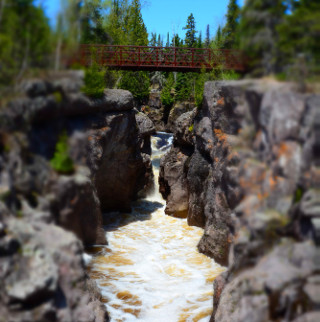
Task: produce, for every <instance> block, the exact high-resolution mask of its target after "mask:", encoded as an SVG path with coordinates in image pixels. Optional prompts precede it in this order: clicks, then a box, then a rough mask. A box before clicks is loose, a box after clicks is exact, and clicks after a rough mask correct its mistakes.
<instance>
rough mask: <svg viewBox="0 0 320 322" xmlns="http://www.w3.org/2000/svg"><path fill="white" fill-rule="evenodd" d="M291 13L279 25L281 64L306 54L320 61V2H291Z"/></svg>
mask: <svg viewBox="0 0 320 322" xmlns="http://www.w3.org/2000/svg"><path fill="white" fill-rule="evenodd" d="M288 5H289V9H290V11H289V13H288V14H286V15H285V17H284V20H283V22H282V23H281V24H280V25H279V26H278V27H277V31H278V33H279V48H280V51H281V64H282V65H286V64H288V63H292V62H294V61H295V59H296V58H297V56H298V55H300V54H304V55H305V57H306V59H307V60H309V61H312V60H313V61H315V62H317V61H320V42H319V35H320V2H318V1H311V0H300V1H299V2H296V1H293V2H292V3H291V4H290V3H289V4H288Z"/></svg>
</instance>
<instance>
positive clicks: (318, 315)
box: [293, 312, 320, 322]
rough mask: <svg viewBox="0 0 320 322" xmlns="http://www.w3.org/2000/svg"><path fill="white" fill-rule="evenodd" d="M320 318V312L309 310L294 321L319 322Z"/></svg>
mask: <svg viewBox="0 0 320 322" xmlns="http://www.w3.org/2000/svg"><path fill="white" fill-rule="evenodd" d="M319 320H320V312H309V313H306V314H303V315H301V316H299V317H298V318H296V319H294V320H293V322H317V321H319Z"/></svg>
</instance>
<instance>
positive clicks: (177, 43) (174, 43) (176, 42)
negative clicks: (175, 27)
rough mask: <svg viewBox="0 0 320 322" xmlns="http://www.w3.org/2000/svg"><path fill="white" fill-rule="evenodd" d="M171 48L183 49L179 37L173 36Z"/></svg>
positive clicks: (181, 40)
mask: <svg viewBox="0 0 320 322" xmlns="http://www.w3.org/2000/svg"><path fill="white" fill-rule="evenodd" d="M171 46H172V47H183V39H181V38H180V37H179V35H178V34H175V35H174V36H173V37H172V40H171Z"/></svg>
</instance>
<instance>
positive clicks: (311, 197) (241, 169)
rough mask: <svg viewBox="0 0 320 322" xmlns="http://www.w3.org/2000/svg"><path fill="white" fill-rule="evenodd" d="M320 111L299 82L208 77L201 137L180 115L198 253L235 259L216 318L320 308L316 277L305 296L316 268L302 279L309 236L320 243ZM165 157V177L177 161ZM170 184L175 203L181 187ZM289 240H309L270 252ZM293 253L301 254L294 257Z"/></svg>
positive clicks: (310, 255)
mask: <svg viewBox="0 0 320 322" xmlns="http://www.w3.org/2000/svg"><path fill="white" fill-rule="evenodd" d="M319 111H320V110H319V95H312V94H311V95H310V94H305V95H302V94H298V93H296V92H295V89H294V85H292V84H288V83H278V82H272V81H265V80H242V81H223V82H208V83H206V84H205V90H204V99H203V105H202V107H201V108H200V109H197V111H196V113H195V117H194V120H193V135H194V140H189V139H187V137H186V134H187V132H186V128H187V127H188V126H189V127H190V123H188V118H187V114H184V115H183V116H181V122H179V120H180V119H178V121H176V124H175V126H176V128H175V129H174V131H175V132H176V133H177V134H178V135H175V137H174V147H173V148H172V151H171V152H169V155H170V153H175V154H178V153H180V152H183V153H184V154H186V153H185V151H186V150H187V151H188V157H189V158H188V161H187V162H186V165H184V166H183V167H184V172H181V173H183V175H184V176H186V178H187V180H186V184H185V186H184V190H185V194H186V195H187V196H188V223H189V224H191V225H197V226H200V227H203V228H204V235H203V237H202V239H201V241H200V243H199V245H198V249H199V251H200V252H203V253H205V254H207V255H208V256H211V257H213V258H214V259H215V261H217V262H218V263H220V264H222V265H228V263H229V270H228V272H227V273H226V274H225V276H224V277H223V279H221V280H220V279H218V280H217V283H218V284H219V285H216V292H217V294H216V295H215V299H214V302H215V308H214V310H215V312H217V313H215V312H214V315H213V316H212V319H211V320H212V321H214V320H216V321H269V320H272V321H273V320H279V319H289V320H290V319H294V318H298V315H301V314H302V312H305V311H313V310H315V307H316V306H317V305H318V304H315V303H317V300H315V299H316V294H315V291H314V289H315V288H314V287H312V288H311V286H310V283H309V284H308V287H306V292H305V293H304V292H303V287H304V283H305V281H306V279H307V278H308V276H309V275H310V274H312V272H311V271H310V270H309V271H307V272H308V273H306V274H305V275H303V274H304V273H301V274H302V275H303V276H302V277H301V279H300V275H301V274H300V273H299V270H300V269H302V268H301V267H300V266H299V265H300V264H301V263H302V262H304V263H307V262H308V263H309V264H310V263H311V262H312V261H313V259H314V258H315V256H314V249H315V247H314V245H313V244H312V242H311V241H310V240H313V242H316V243H317V244H319V240H320V238H319V236H320V234H319V231H320V228H319V227H320V221H319V218H318V212H319V211H318V200H319V197H318V192H317V189H319V187H320V172H319V164H320V162H319V161H320V158H319V156H320V152H319V151H320V146H319V143H318V141H319V140H317V139H316V137H318V136H319V135H317V134H319V133H320V118H319V117H318V116H320V112H319ZM172 113H173V112H172ZM166 158H167V160H166ZM166 158H164V159H163V162H162V164H161V171H160V180H163V178H165V177H166V175H167V173H166V172H168V173H169V172H170V169H171V167H170V165H169V162H171V159H172V157H170V158H169V157H166ZM166 162H167V164H166ZM180 171H181V170H180ZM184 176H182V177H181V179H179V180H180V181H181V180H182V179H183V180H185V179H184ZM168 182H169V181H166V185H164V191H166V193H165V194H164V197H165V198H166V199H167V202H168V204H169V203H170V201H171V200H172V196H173V195H174V193H175V191H174V189H172V188H173V181H172V183H171V184H169V183H168ZM301 197H302V199H301ZM300 199H301V200H300ZM284 236H286V237H290V238H294V239H295V240H296V241H307V242H306V243H305V244H303V245H304V246H301V247H300V246H299V244H294V245H295V246H292V249H293V248H294V250H291V251H289V250H288V249H287V250H286V251H283V252H282V253H281V255H280V254H278V253H277V254H276V253H273V251H274V252H276V249H281V247H282V246H279V247H280V248H279V247H278V248H277V246H276V245H278V244H279V243H280V241H281V238H283V237H284ZM290 247H291V246H290ZM290 247H289V248H290ZM229 249H230V251H229ZM272 249H274V250H272ZM301 249H304V251H305V253H304V254H303V256H302V254H301V253H299V252H300V251H301ZM292 252H297V253H299V254H298V255H297V256H298V257H299V256H300V257H299V259H296V262H295V263H293V262H291V259H292V256H291V254H292ZM268 253H270V254H272V255H270V257H267V256H266V254H268ZM302 257H303V258H304V259H303V260H302V259H301V258H302ZM296 258H297V257H296ZM263 262H265V263H266V262H268V263H269V264H268V265H270V267H269V266H268V265H267V266H263ZM309 264H306V265H307V266H308V265H309ZM312 265H313V264H312ZM312 265H311V264H310V265H309V266H310V267H311V266H312ZM317 265H318V264H314V267H317ZM295 266H297V267H295ZM274 267H276V268H274ZM273 269H275V270H277V271H274V270H273ZM286 269H288V272H287V271H286ZM302 270H303V269H302ZM304 272H306V271H304ZM256 273H257V274H258V275H257V276H255V274H256ZM242 274H244V275H242ZM271 274H272V276H271ZM273 275H274V276H273ZM234 283H237V285H235V284H234ZM263 283H264V284H263ZM232 285H233V286H232ZM224 287H225V290H224V291H223V293H222V294H223V295H222V297H224V302H221V300H222V298H220V303H219V295H220V293H221V291H222V289H223V288H224ZM233 287H234V288H233ZM307 293H308V294H307ZM306 303H307V304H306ZM299 306H301V307H302V308H303V309H302V311H301V312H300V309H297V308H298V307H299ZM247 308H250V309H247ZM303 310H304V311H303ZM286 312H287V313H286Z"/></svg>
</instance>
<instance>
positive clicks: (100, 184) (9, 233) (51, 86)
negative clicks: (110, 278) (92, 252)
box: [0, 72, 154, 321]
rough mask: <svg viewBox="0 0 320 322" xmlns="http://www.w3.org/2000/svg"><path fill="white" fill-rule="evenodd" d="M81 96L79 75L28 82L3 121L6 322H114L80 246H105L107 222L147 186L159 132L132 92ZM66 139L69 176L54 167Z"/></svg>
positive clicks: (1, 227)
mask: <svg viewBox="0 0 320 322" xmlns="http://www.w3.org/2000/svg"><path fill="white" fill-rule="evenodd" d="M82 86H83V74H82V73H81V72H68V73H60V74H56V75H53V76H52V78H51V79H49V80H41V79H37V80H28V81H26V82H24V83H22V84H21V86H20V96H21V97H20V98H18V99H15V100H12V101H10V102H9V103H8V105H7V107H5V108H2V109H1V111H0V124H1V131H0V200H1V201H0V261H1V268H2V269H1V270H0V274H1V277H0V281H1V297H0V316H1V318H0V320H1V319H2V320H3V321H9V320H10V319H9V317H10V318H11V320H14V321H22V320H23V321H106V320H108V317H107V314H106V312H105V308H104V306H103V305H101V303H100V302H99V293H98V292H97V291H96V290H95V287H94V285H93V284H92V282H91V281H87V280H86V275H85V270H84V263H83V259H82V255H83V245H85V246H87V245H92V244H106V238H105V233H104V231H103V229H102V212H104V211H109V210H114V209H117V210H130V204H131V202H132V201H133V200H135V199H136V198H137V197H138V195H139V193H140V194H141V193H142V192H143V191H144V189H146V188H147V187H149V186H150V182H151V179H152V168H151V162H150V133H152V132H153V131H154V128H153V127H152V126H151V127H150V124H149V128H148V127H147V125H148V119H147V117H144V122H142V124H140V123H141V122H140V121H141V119H140V118H139V116H138V114H137V112H136V111H134V109H133V97H132V95H131V93H129V92H128V91H124V90H109V89H106V90H105V92H104V95H103V97H102V98H101V99H90V98H88V97H86V96H85V95H83V94H82V93H81V91H80V90H81V87H82ZM149 121H150V120H149ZM138 125H139V126H138ZM62 135H65V137H66V142H65V144H66V146H67V148H68V154H69V158H70V160H71V161H70V162H71V163H72V165H73V166H72V170H71V171H68V173H61V171H58V172H57V171H56V170H57V169H56V170H55V169H54V168H53V167H52V165H51V163H50V160H51V159H52V158H53V155H54V153H55V150H56V148H57V143H59V140H60V139H61V136H62ZM148 144H149V147H148ZM62 172H63V171H62ZM13 268H14V269H13ZM88 290H89V292H88ZM11 320H10V321H11Z"/></svg>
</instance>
